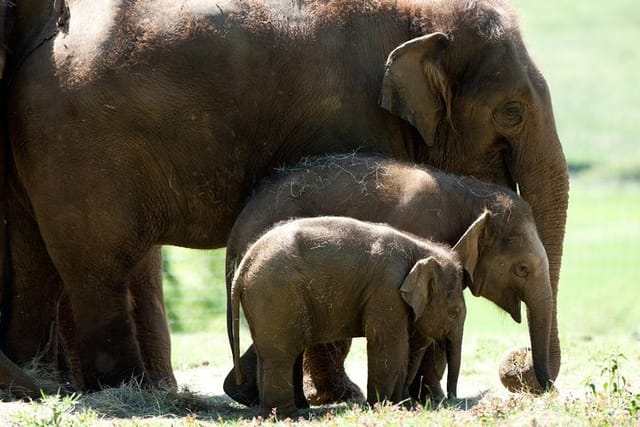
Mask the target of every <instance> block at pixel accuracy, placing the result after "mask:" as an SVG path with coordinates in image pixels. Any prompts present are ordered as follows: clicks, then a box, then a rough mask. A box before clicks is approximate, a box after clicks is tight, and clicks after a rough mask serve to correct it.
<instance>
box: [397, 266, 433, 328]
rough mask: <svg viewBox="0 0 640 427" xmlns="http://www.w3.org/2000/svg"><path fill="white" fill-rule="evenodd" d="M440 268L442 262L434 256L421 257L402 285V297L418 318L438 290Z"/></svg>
mask: <svg viewBox="0 0 640 427" xmlns="http://www.w3.org/2000/svg"><path fill="white" fill-rule="evenodd" d="M438 268H440V264H439V263H438V261H437V260H436V259H435V258H434V257H429V258H425V259H421V260H420V261H418V262H417V263H416V264H415V265H414V266H413V268H411V271H410V272H409V274H407V277H405V279H404V282H402V286H400V294H401V295H402V299H403V300H404V301H405V302H406V303H407V304H408V305H409V307H411V309H412V310H413V314H414V315H415V319H416V320H417V319H419V318H420V316H422V313H423V312H424V308H425V307H426V306H427V305H428V304H429V303H430V301H431V300H432V299H433V297H434V295H435V293H437V292H438V289H437V286H435V280H436V279H435V278H436V271H437V269H438Z"/></svg>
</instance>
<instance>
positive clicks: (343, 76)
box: [0, 0, 568, 395]
mask: <svg viewBox="0 0 640 427" xmlns="http://www.w3.org/2000/svg"><path fill="white" fill-rule="evenodd" d="M8 4H9V10H8V14H7V16H8V17H9V19H10V22H11V25H10V26H9V27H10V28H11V33H10V34H9V37H8V39H7V43H6V44H7V48H8V52H9V56H8V58H7V62H6V64H7V67H6V69H5V74H4V75H5V78H4V79H3V82H4V83H5V87H4V89H5V90H4V91H3V92H2V93H4V94H6V99H5V100H4V103H5V108H4V109H3V111H5V112H6V117H5V118H6V126H7V128H8V129H7V132H6V135H7V136H8V138H9V140H8V141H7V142H6V145H5V147H6V152H7V154H8V156H7V157H8V158H7V159H5V160H6V161H5V166H6V167H7V169H6V170H7V173H6V174H3V175H2V176H3V177H4V178H3V179H5V178H6V180H8V183H4V184H2V188H5V187H7V188H11V189H12V192H14V193H15V195H13V196H11V195H10V196H8V198H7V201H6V203H7V214H6V223H7V227H8V231H9V232H8V235H9V238H8V239H5V240H3V241H1V242H0V245H8V248H5V249H6V250H5V251H4V253H5V255H6V256H5V260H6V261H7V262H8V261H10V263H11V271H12V275H11V280H12V281H13V289H15V290H17V292H14V293H13V294H12V297H11V298H12V299H11V301H9V302H8V304H10V305H11V306H12V307H13V309H12V313H13V314H12V316H11V318H9V319H5V318H4V317H3V322H4V321H6V322H7V327H6V332H5V333H4V339H3V350H4V351H5V353H6V354H7V356H9V357H10V358H11V359H13V360H15V361H16V362H18V363H21V362H23V361H25V360H28V359H29V358H31V357H33V355H34V354H36V353H37V351H38V349H39V348H41V347H42V343H43V342H45V341H46V340H47V339H48V334H47V333H46V332H45V331H48V330H49V325H50V324H51V322H53V321H55V317H56V313H55V310H56V309H57V303H56V298H58V296H59V295H60V294H61V292H60V288H61V286H62V283H64V289H65V291H68V295H69V302H70V307H71V311H72V313H73V320H74V324H75V334H76V339H75V341H76V343H75V344H76V346H77V349H78V355H79V361H80V365H81V368H82V377H83V379H84V382H85V387H86V388H87V389H95V388H99V387H102V386H109V385H115V384H119V383H120V382H121V381H123V380H127V379H129V378H131V376H135V377H138V378H144V379H145V381H147V380H148V381H149V382H151V383H152V384H158V383H163V382H165V381H166V382H169V383H171V382H173V383H175V379H174V378H173V373H172V371H171V365H170V353H169V349H170V347H169V334H168V326H167V323H166V319H165V311H164V308H163V305H162V283H161V280H160V278H161V274H160V273H161V270H160V263H159V262H158V260H159V251H160V246H161V245H164V244H172V245H178V246H188V247H192V248H216V247H222V246H224V244H225V242H226V240H227V237H228V234H229V231H230V229H231V227H232V225H233V223H234V221H235V219H236V216H237V215H238V214H239V212H240V210H241V209H242V204H243V202H244V201H245V200H246V198H247V196H248V195H249V194H250V193H251V190H252V189H253V188H254V187H255V186H256V184H257V183H258V182H260V181H261V180H262V178H263V177H264V176H265V175H266V174H267V173H268V172H269V171H270V170H272V169H273V168H274V167H277V166H280V165H283V164H284V165H292V164H295V163H297V162H298V161H299V160H300V159H301V158H302V157H304V156H308V155H319V154H325V153H332V152H342V153H345V152H350V151H352V150H354V149H357V148H361V149H362V150H363V151H367V152H374V153H379V154H381V155H383V156H385V157H391V158H396V159H403V160H407V161H414V162H420V163H427V164H431V165H434V166H436V167H441V168H443V169H446V170H448V171H452V172H456V173H461V174H468V175H474V176H476V177H478V178H480V179H483V180H487V181H493V182H496V183H500V184H502V185H505V186H508V187H510V188H516V184H517V185H518V186H519V188H520V190H521V192H522V195H523V197H524V198H525V199H526V200H528V201H529V202H530V203H531V207H532V210H533V213H534V217H535V219H536V223H537V226H538V230H539V231H540V235H541V237H542V240H543V242H544V245H545V247H546V249H547V251H548V254H549V259H550V266H551V277H552V285H553V293H552V298H553V304H552V305H553V307H554V310H555V291H556V287H555V285H556V284H557V278H558V273H559V269H560V260H561V256H562V241H563V236H564V227H565V221H566V210H567V199H568V178H567V167H566V162H565V159H564V155H563V153H562V149H561V146H560V141H559V138H558V136H557V134H556V129H555V124H554V117H553V110H552V105H551V97H550V94H549V90H548V87H547V85H546V83H545V81H544V78H543V77H542V75H541V74H540V72H539V71H538V69H537V68H536V66H535V64H534V63H533V61H532V60H531V59H530V57H529V55H528V53H527V51H526V49H525V47H524V43H523V41H522V38H521V35H520V32H519V30H518V26H517V20H516V18H515V14H514V13H513V12H512V11H511V10H510V8H509V7H508V6H507V5H506V4H503V2H501V1H496V0H491V1H489V0H488V1H467V0H454V1H449V0H447V1H433V2H414V1H410V0H365V1H362V0H329V1H317V2H309V5H308V6H304V7H302V8H301V9H298V8H297V7H292V6H291V2H290V1H289V0H281V1H275V0H269V1H253V0H247V1H234V0H218V1H210V2H207V1H200V0H185V1H180V2H171V1H149V0H57V1H54V0H20V1H16V2H8ZM3 203H4V201H3ZM3 219H4V218H3ZM2 252H3V251H2V250H0V253H2ZM52 278H55V280H52ZM42 283H46V284H47V285H46V286H42ZM129 291H131V293H132V294H133V297H134V301H135V306H134V307H129V306H128V297H127V296H128V295H129ZM554 313H555V312H554ZM551 330H552V334H551V335H552V337H551V338H552V345H551V346H550V348H551V351H550V353H551V355H552V359H553V364H552V368H553V369H552V375H553V377H555V375H556V374H557V370H558V368H559V366H560V348H559V344H558V341H557V331H556V328H555V314H554V316H553V318H552V329H551ZM330 386H331V387H333V385H331V384H330ZM333 388H334V389H335V387H333ZM329 391H334V395H341V394H340V393H343V392H344V390H337V392H338V393H335V390H327V392H329Z"/></svg>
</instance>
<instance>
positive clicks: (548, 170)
mask: <svg viewBox="0 0 640 427" xmlns="http://www.w3.org/2000/svg"><path fill="white" fill-rule="evenodd" d="M532 73H536V74H537V73H538V72H537V70H533V71H532ZM532 82H533V83H534V85H536V87H534V88H533V89H534V93H533V96H534V98H538V99H535V101H536V102H534V105H538V106H540V107H539V108H538V109H537V110H536V111H534V112H533V114H532V117H531V122H532V123H529V124H528V127H527V129H526V130H525V131H524V132H523V134H522V135H521V136H520V138H519V139H520V140H519V141H513V142H514V144H513V146H514V151H513V163H512V164H511V172H512V176H513V178H514V179H515V180H516V182H517V183H518V186H519V188H520V194H521V195H522V197H523V198H524V199H525V200H526V201H527V202H528V203H529V205H530V206H531V209H532V211H533V216H534V218H535V221H536V227H537V229H538V233H539V235H540V239H541V240H542V243H543V245H544V247H545V250H546V252H547V256H548V258H549V273H550V278H551V294H552V295H551V301H550V302H549V304H550V306H551V325H550V335H549V363H550V367H551V378H553V379H555V378H556V377H557V376H558V372H559V370H560V358H561V355H560V340H559V339H558V322H557V297H558V280H559V276H560V265H561V261H562V245H563V241H564V234H565V227H566V221H567V208H568V204H569V176H568V172H567V163H566V160H565V157H564V153H563V151H562V146H561V145H560V140H559V138H558V135H557V133H556V127H555V121H554V118H553V110H552V106H551V98H550V96H549V92H548V89H547V86H546V83H545V82H544V79H543V78H542V76H541V75H536V76H532Z"/></svg>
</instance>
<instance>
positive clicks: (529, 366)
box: [499, 347, 543, 394]
mask: <svg viewBox="0 0 640 427" xmlns="http://www.w3.org/2000/svg"><path fill="white" fill-rule="evenodd" d="M499 375H500V381H501V382H502V385H503V386H504V387H505V388H506V389H507V390H509V391H510V392H512V393H522V392H528V393H536V394H538V393H542V392H543V389H542V387H540V384H539V383H538V380H537V378H536V373H535V371H534V369H533V358H532V356H531V349H530V348H524V347H523V348H518V349H515V350H511V351H510V352H509V353H507V355H506V356H505V357H504V359H502V363H501V364H500V370H499Z"/></svg>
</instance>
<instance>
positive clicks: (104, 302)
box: [65, 276, 147, 390]
mask: <svg viewBox="0 0 640 427" xmlns="http://www.w3.org/2000/svg"><path fill="white" fill-rule="evenodd" d="M84 277H86V276H84ZM103 277H108V276H103ZM65 282H66V283H69V284H70V286H69V287H70V288H72V289H71V290H70V292H69V296H70V300H71V305H72V307H73V313H74V323H75V325H76V348H77V351H78V356H79V359H80V365H81V367H82V377H83V379H84V387H85V388H86V389H88V390H97V389H100V388H102V387H105V386H118V385H120V384H121V383H122V382H126V381H128V380H131V379H136V380H138V381H141V382H142V383H146V382H147V380H146V379H145V376H144V373H145V371H144V365H143V362H142V357H141V354H140V349H139V346H138V342H137V337H136V334H135V323H134V321H133V319H132V318H131V316H130V313H129V311H130V310H129V307H128V303H129V297H128V290H127V287H126V285H124V282H123V281H122V280H120V283H122V284H121V285H117V286H109V288H108V289H104V288H103V289H98V288H99V287H100V286H102V285H101V284H98V285H97V286H95V287H94V286H83V282H84V283H87V282H88V281H87V280H86V279H84V280H82V279H75V280H74V279H70V280H69V281H68V282H67V279H65ZM91 282H92V283H96V282H95V276H94V277H93V278H92V280H91ZM99 282H107V280H105V281H103V280H100V281H99ZM112 283H115V282H112Z"/></svg>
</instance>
